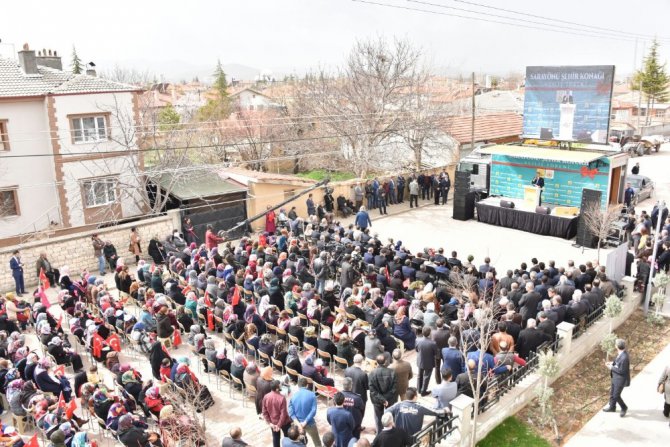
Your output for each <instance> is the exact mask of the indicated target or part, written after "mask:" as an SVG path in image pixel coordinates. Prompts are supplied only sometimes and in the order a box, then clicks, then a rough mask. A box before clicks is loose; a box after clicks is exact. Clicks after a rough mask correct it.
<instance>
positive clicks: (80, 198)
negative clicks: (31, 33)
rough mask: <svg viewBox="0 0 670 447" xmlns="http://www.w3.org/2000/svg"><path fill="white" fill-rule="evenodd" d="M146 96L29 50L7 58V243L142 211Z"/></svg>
mask: <svg viewBox="0 0 670 447" xmlns="http://www.w3.org/2000/svg"><path fill="white" fill-rule="evenodd" d="M140 93H141V91H140V90H139V89H138V88H137V87H134V86H130V85H125V84H120V83H116V82H112V81H108V80H105V79H101V78H98V77H96V76H95V71H93V70H88V71H87V74H85V75H84V74H80V75H74V74H72V73H70V72H67V71H63V70H62V65H61V61H60V57H58V56H56V55H55V53H54V54H53V55H52V54H51V51H49V54H48V56H47V55H46V54H44V55H42V54H39V55H37V56H36V55H35V52H34V51H32V50H29V49H28V48H27V45H26V46H24V50H23V51H20V52H19V53H18V62H16V61H14V60H9V59H0V136H1V138H0V239H3V238H5V239H6V238H12V237H14V236H17V235H25V234H29V233H34V232H36V231H42V230H45V229H47V228H50V229H58V228H68V227H78V226H86V225H98V226H99V225H105V224H108V223H114V222H117V221H118V220H120V219H124V218H128V217H132V216H136V215H139V214H142V209H143V207H144V201H143V196H144V194H143V192H142V191H140V188H138V186H139V185H140V182H139V181H138V180H137V178H138V175H139V174H140V173H141V171H142V167H143V159H142V153H141V152H138V151H137V150H136V149H137V147H136V141H135V132H133V130H134V129H133V126H134V125H135V123H137V122H138V117H139V94H140ZM0 243H1V242H0Z"/></svg>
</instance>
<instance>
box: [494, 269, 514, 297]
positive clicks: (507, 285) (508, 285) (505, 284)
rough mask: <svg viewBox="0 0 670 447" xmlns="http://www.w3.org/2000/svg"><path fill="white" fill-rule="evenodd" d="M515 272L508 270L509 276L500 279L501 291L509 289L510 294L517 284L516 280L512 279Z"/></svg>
mask: <svg viewBox="0 0 670 447" xmlns="http://www.w3.org/2000/svg"><path fill="white" fill-rule="evenodd" d="M513 274H514V272H513V271H512V270H507V275H506V276H504V277H502V278H500V281H499V282H498V284H500V289H507V291H508V292H509V291H510V290H511V289H512V283H513V282H515V281H514V278H512V275H513Z"/></svg>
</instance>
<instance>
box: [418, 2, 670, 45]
mask: <svg viewBox="0 0 670 447" xmlns="http://www.w3.org/2000/svg"><path fill="white" fill-rule="evenodd" d="M410 1H411V0H410ZM452 1H454V2H456V3H463V4H466V5H471V6H479V7H481V8H486V9H493V10H496V11H502V12H508V13H511V14H519V15H524V16H528V17H535V18H536V19H543V20H551V21H552V22H560V23H567V24H570V25H577V26H581V27H585V28H592V29H597V30H601V31H609V32H613V33H617V34H627V35H630V36H632V37H638V38H642V39H648V40H653V39H654V38H657V37H656V36H652V35H648V34H640V33H631V32H629V31H622V30H617V29H614V28H604V27H601V26H595V25H586V24H582V23H578V22H572V21H570V20H562V19H557V18H555V17H546V16H540V15H536V14H531V13H528V12H521V11H514V10H512V9H505V8H500V7H497V6H491V5H485V4H483V3H476V2H470V1H466V0H452ZM658 39H659V40H663V41H670V37H660V38H658Z"/></svg>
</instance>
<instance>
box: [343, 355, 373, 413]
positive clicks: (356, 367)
mask: <svg viewBox="0 0 670 447" xmlns="http://www.w3.org/2000/svg"><path fill="white" fill-rule="evenodd" d="M363 360H364V358H363V356H362V355H361V354H356V355H355V356H354V364H353V365H352V366H350V367H348V368H347V369H345V370H344V377H348V378H350V379H351V381H352V385H353V388H352V391H353V392H354V393H356V394H358V395H359V396H361V399H363V402H367V401H368V389H369V388H370V387H369V385H368V375H367V373H366V372H365V371H363V369H362V368H361V367H362V366H363Z"/></svg>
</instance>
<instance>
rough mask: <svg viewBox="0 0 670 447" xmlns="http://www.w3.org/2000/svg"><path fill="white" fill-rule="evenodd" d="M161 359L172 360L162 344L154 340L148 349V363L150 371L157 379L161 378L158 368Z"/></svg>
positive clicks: (159, 367)
mask: <svg viewBox="0 0 670 447" xmlns="http://www.w3.org/2000/svg"><path fill="white" fill-rule="evenodd" d="M163 359H169V360H170V361H172V358H171V357H170V355H169V354H168V353H167V352H166V351H165V348H164V346H163V344H162V343H161V342H160V341H155V342H154V344H153V345H152V346H151V349H150V350H149V363H150V364H151V373H152V374H153V376H154V378H156V379H159V380H160V378H161V375H160V369H161V362H162V361H163Z"/></svg>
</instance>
